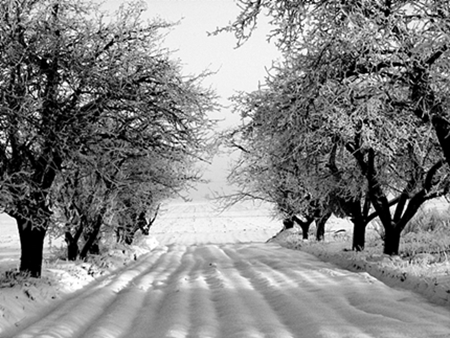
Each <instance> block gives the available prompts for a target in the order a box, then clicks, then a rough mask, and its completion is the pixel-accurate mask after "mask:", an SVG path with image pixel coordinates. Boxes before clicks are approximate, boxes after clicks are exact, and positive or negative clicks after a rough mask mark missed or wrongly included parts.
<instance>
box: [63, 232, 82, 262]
mask: <svg viewBox="0 0 450 338" xmlns="http://www.w3.org/2000/svg"><path fill="white" fill-rule="evenodd" d="M64 239H65V241H66V243H67V259H68V260H69V261H75V260H76V259H77V258H78V251H79V250H78V241H77V240H76V239H75V238H74V237H73V236H72V234H71V233H70V232H66V234H65V238H64Z"/></svg>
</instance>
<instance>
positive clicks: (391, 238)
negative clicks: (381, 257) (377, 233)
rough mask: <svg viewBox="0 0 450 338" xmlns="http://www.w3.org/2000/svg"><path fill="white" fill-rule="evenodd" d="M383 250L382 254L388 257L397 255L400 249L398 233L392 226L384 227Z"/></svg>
mask: <svg viewBox="0 0 450 338" xmlns="http://www.w3.org/2000/svg"><path fill="white" fill-rule="evenodd" d="M384 230H385V236H384V250H383V253H384V254H386V255H389V256H393V255H398V253H399V249H400V233H401V231H400V230H399V229H397V228H396V227H395V226H394V225H393V224H392V225H391V226H389V227H385V228H384Z"/></svg>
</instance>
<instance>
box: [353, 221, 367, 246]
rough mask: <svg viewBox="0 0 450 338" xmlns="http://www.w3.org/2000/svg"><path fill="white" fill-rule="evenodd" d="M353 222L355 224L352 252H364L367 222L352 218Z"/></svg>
mask: <svg viewBox="0 0 450 338" xmlns="http://www.w3.org/2000/svg"><path fill="white" fill-rule="evenodd" d="M352 222H353V242H352V250H354V251H363V250H364V246H365V243H366V226H367V222H365V221H364V220H363V219H359V218H352Z"/></svg>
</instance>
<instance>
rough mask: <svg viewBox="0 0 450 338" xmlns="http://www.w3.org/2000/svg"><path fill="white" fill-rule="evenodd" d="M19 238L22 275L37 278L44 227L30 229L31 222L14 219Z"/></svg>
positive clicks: (41, 255) (39, 274) (41, 254)
mask: <svg viewBox="0 0 450 338" xmlns="http://www.w3.org/2000/svg"><path fill="white" fill-rule="evenodd" d="M15 219H16V222H17V226H18V228H19V237H20V248H21V257H20V268H19V271H20V272H22V273H26V274H29V275H30V276H31V277H35V278H39V277H41V272H42V257H43V251H44V238H45V233H46V230H47V229H46V227H45V226H40V227H34V228H33V227H32V224H31V221H30V220H27V219H24V218H21V217H16V218H15Z"/></svg>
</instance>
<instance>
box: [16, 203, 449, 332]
mask: <svg viewBox="0 0 450 338" xmlns="http://www.w3.org/2000/svg"><path fill="white" fill-rule="evenodd" d="M200 209H201V208H200ZM189 210H191V211H192V208H191V209H189ZM202 210H204V209H202ZM197 211H198V210H197ZM177 214H178V216H179V217H178V218H177V217H175V213H173V212H171V213H170V217H169V216H166V222H162V221H164V217H161V222H162V223H161V224H164V228H165V231H163V230H162V228H161V227H160V226H159V225H155V227H156V228H155V229H154V231H155V233H157V234H159V235H158V237H159V240H160V241H161V240H164V239H165V242H164V243H162V244H163V245H161V246H160V247H158V248H157V249H155V250H154V251H152V252H151V253H149V254H146V255H145V256H143V257H142V258H141V259H139V260H138V261H136V262H135V263H134V264H133V265H131V266H129V267H127V268H125V269H123V270H121V271H119V272H118V273H117V274H114V275H111V276H109V277H107V278H105V279H103V280H101V281H99V282H97V283H95V284H93V285H90V286H89V287H87V288H85V289H84V290H82V292H79V293H77V294H75V295H73V296H72V297H71V298H69V299H67V300H66V301H64V302H63V303H61V304H59V305H58V306H56V307H55V308H53V309H50V310H48V312H47V313H42V314H41V315H40V318H35V319H34V320H33V321H30V322H28V323H26V324H23V325H22V326H21V329H20V332H16V333H14V334H10V335H9V336H11V337H21V338H25V337H29V338H32V337H33V338H37V337H59V338H63V337H68V338H69V337H70V338H76V337H86V338H93V337H98V338H110V337H127V338H133V337H135V338H137V337H139V338H144V337H146V338H147V337H155V338H164V337H174V338H175V337H176V338H178V337H180V338H181V337H192V338H194V337H198V338H200V337H205V338H206V337H208V338H213V337H220V338H232V337H243V338H252V337H258V338H259V337H273V338H287V337H305V338H314V337H329V338H337V337H357V338H365V337H376V338H380V337H389V338H397V337H398V338H400V337H420V338H423V337H427V338H431V337H450V309H448V308H444V307H439V306H436V305H433V304H431V303H428V302H427V301H426V300H425V299H424V298H422V297H421V296H418V295H416V294H414V293H412V292H409V291H404V290H395V289H392V288H389V287H388V286H386V285H385V284H383V283H381V282H380V281H378V280H377V279H375V278H373V277H371V276H370V275H368V274H367V273H353V272H349V271H346V270H342V269H339V268H337V267H336V266H334V265H332V264H329V263H324V262H321V261H319V260H318V259H317V258H315V257H314V256H311V255H309V254H307V253H304V252H300V251H292V250H288V249H285V248H282V247H281V246H279V245H278V244H275V243H270V244H266V243H263V242H259V243H258V241H256V242H255V243H239V242H250V239H251V237H252V236H250V235H249V233H253V232H256V228H255V229H254V228H252V226H250V225H249V223H246V222H245V220H244V219H240V220H236V219H237V218H239V217H236V216H233V218H234V221H235V222H237V223H239V227H238V228H240V230H239V231H238V229H236V225H233V226H234V230H232V229H230V228H229V227H228V226H226V225H225V223H227V220H226V219H227V217H231V216H230V215H228V216H227V215H222V217H223V221H221V220H220V219H219V218H217V217H216V218H214V220H211V219H210V218H208V217H206V216H205V215H203V216H200V215H198V214H197V216H196V219H195V221H193V220H192V215H191V214H188V213H187V210H184V211H183V212H181V213H177ZM256 216H258V217H259V220H258V222H257V223H259V224H261V222H265V221H264V220H263V217H262V216H261V214H258V215H253V217H251V219H255V217H256ZM167 217H169V218H170V219H172V222H170V221H168V220H169V218H167ZM202 217H203V219H204V220H203V221H199V219H200V218H202ZM249 219H250V218H249ZM176 220H177V221H176ZM206 220H208V221H206ZM266 221H267V222H268V220H267V219H266ZM202 222H203V224H204V225H207V224H209V223H210V222H211V223H215V224H218V229H220V231H219V230H217V229H215V230H213V231H211V232H210V233H209V234H208V236H202V235H201V234H207V233H208V231H207V229H205V228H199V227H200V225H199V224H202ZM253 223H255V222H253ZM268 227H269V228H271V227H272V225H271V226H268ZM278 227H279V225H278ZM176 229H178V231H176ZM210 229H212V228H210ZM244 229H245V231H244ZM274 229H275V225H273V229H272V230H274ZM264 231H266V230H262V232H263V233H264ZM239 232H240V233H241V237H240V238H241V240H238V237H239V236H237V235H238V233H239ZM193 233H194V234H195V233H197V234H198V238H197V244H194V243H193V242H194V239H195V236H194V235H193ZM212 233H216V235H217V236H218V234H219V233H222V234H224V235H223V236H219V237H217V239H216V241H217V243H213V242H214V238H215V237H214V236H216V235H213V234H212ZM169 234H171V235H169ZM265 235H266V238H267V234H265ZM236 236H237V237H236ZM258 236H260V234H258V235H254V237H253V239H255V238H259V237H258ZM269 237H270V236H269ZM233 238H234V240H232V239H233ZM177 239H178V241H179V243H178V244H175V242H176V240H177ZM219 239H220V240H219ZM225 240H230V241H231V242H232V243H223V242H224V241H225ZM9 336H7V337H9Z"/></svg>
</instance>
